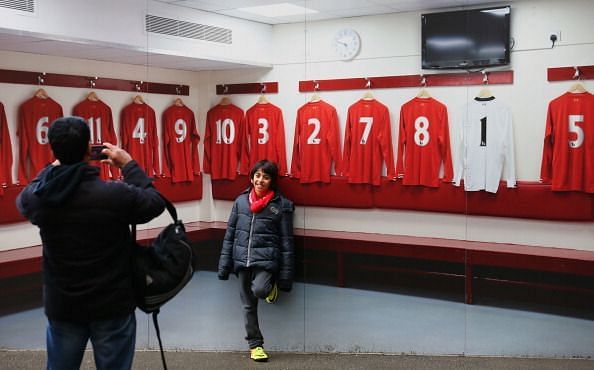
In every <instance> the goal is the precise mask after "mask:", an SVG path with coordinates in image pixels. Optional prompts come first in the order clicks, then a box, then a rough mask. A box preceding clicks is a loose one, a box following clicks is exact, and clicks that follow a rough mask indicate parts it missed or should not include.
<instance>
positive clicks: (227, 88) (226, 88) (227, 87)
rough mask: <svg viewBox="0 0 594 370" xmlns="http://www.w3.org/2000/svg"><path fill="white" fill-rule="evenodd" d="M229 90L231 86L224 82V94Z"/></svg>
mask: <svg viewBox="0 0 594 370" xmlns="http://www.w3.org/2000/svg"><path fill="white" fill-rule="evenodd" d="M228 92H229V86H227V85H225V84H223V94H226V93H228Z"/></svg>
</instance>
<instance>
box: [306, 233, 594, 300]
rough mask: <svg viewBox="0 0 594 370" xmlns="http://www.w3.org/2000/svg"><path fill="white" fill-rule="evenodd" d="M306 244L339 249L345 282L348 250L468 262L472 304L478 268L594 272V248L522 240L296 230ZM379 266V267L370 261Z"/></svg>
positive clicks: (468, 291) (339, 266)
mask: <svg viewBox="0 0 594 370" xmlns="http://www.w3.org/2000/svg"><path fill="white" fill-rule="evenodd" d="M295 235H296V237H297V238H302V239H303V242H302V243H301V244H302V245H303V248H304V249H310V250H323V251H330V252H334V253H336V262H335V263H336V284H337V285H338V286H344V283H345V266H344V257H345V255H346V254H365V255H377V256H390V257H400V258H409V259H417V260H425V261H441V262H450V263H455V264H460V265H461V266H463V273H462V274H461V276H463V277H464V281H465V288H466V289H465V302H466V303H468V304H472V302H473V296H474V281H475V280H476V279H478V278H479V276H478V275H477V274H476V273H475V269H476V268H478V267H484V266H486V267H500V268H509V269H518V270H527V271H540V272H547V273H560V274H567V275H573V276H576V277H594V252H592V251H582V250H573V249H563V248H549V247H535V246H527V245H519V244H504V243H487V242H475V241H467V240H453V239H441V238H427V237H414V236H402V235H386V234H371V233H357V232H346V231H325V230H303V229H296V230H295ZM367 267H368V268H371V269H373V268H374V266H367ZM500 281H503V282H507V283H524V284H527V285H539V286H541V287H544V288H548V289H560V290H571V291H580V292H581V293H589V294H594V286H592V288H591V289H577V288H575V287H571V286H564V285H562V284H537V283H533V282H522V281H518V280H513V279H512V278H506V277H503V278H501V279H500Z"/></svg>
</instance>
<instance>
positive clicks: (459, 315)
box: [0, 271, 594, 357]
mask: <svg viewBox="0 0 594 370" xmlns="http://www.w3.org/2000/svg"><path fill="white" fill-rule="evenodd" d="M583 317H586V318H583ZM137 318H138V338H137V348H139V349H142V348H156V347H157V342H156V338H155V336H154V332H153V328H152V322H151V321H150V320H149V316H147V315H145V314H143V313H141V312H138V313H137ZM159 322H160V325H161V331H162V334H161V335H162V339H163V342H164V346H165V347H166V348H167V349H187V350H203V351H234V350H240V351H243V350H245V348H246V344H245V341H244V339H243V337H244V335H245V334H244V332H243V321H242V316H241V312H240V303H239V296H238V292H237V281H236V279H235V278H234V277H233V276H232V277H231V279H230V280H229V281H219V280H217V277H216V274H215V273H214V272H203V271H200V272H198V273H196V274H195V277H194V279H193V280H192V282H191V283H190V284H189V285H188V286H187V287H186V288H185V289H184V290H183V291H182V292H181V293H180V295H178V296H177V297H176V298H175V299H174V300H173V301H171V302H170V303H168V304H167V305H166V306H165V307H164V308H163V309H162V312H161V314H160V316H159ZM260 323H261V328H262V331H263V333H264V337H265V341H266V343H265V346H266V348H268V349H270V350H272V351H290V352H293V351H296V352H363V353H368V352H372V353H378V352H379V353H391V354H431V355H468V356H473V355H480V356H519V357H592V356H594V320H593V319H591V318H588V317H587V315H586V316H584V315H582V317H579V316H578V315H564V314H554V313H545V311H544V310H539V311H534V310H528V309H526V308H522V309H512V308H502V307H496V306H493V305H491V306H485V305H466V304H464V303H462V302H456V301H452V300H444V299H437V298H428V297H423V296H415V295H410V294H398V293H394V292H379V291H370V290H362V289H349V288H336V287H331V286H326V285H318V284H303V283H296V284H295V286H294V289H293V291H292V292H291V293H289V294H282V295H281V297H280V299H279V301H278V302H277V303H276V304H274V305H269V304H265V303H261V305H260ZM44 347H45V317H44V315H43V310H42V309H41V308H33V309H26V310H21V311H19V312H15V313H7V314H5V315H3V316H1V317H0V348H10V349H43V348H44Z"/></svg>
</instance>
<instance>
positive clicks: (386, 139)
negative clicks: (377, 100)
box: [380, 109, 396, 178]
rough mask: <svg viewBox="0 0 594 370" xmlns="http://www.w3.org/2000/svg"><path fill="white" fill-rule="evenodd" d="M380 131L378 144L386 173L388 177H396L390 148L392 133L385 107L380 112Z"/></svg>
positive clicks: (392, 151) (388, 114)
mask: <svg viewBox="0 0 594 370" xmlns="http://www.w3.org/2000/svg"><path fill="white" fill-rule="evenodd" d="M381 127H382V131H381V133H380V145H381V151H382V156H383V158H384V162H385V163H386V170H387V172H386V174H387V176H388V177H389V178H394V177H396V174H395V172H394V150H393V149H392V133H391V130H390V112H389V111H388V109H386V110H385V111H384V112H382V125H381Z"/></svg>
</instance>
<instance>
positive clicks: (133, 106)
mask: <svg viewBox="0 0 594 370" xmlns="http://www.w3.org/2000/svg"><path fill="white" fill-rule="evenodd" d="M155 121H156V120H155V111H154V110H153V108H151V107H150V106H149V105H148V104H145V103H142V104H137V103H134V102H133V103H130V104H129V105H127V106H126V107H124V109H123V110H122V113H121V118H120V137H121V139H122V147H123V148H124V149H125V150H126V151H127V152H128V153H130V155H131V156H132V158H134V159H135V160H136V162H138V165H139V166H140V167H141V168H143V169H144V170H145V171H146V173H147V174H148V175H149V176H156V175H159V174H160V172H159V140H158V138H157V124H156V122H155Z"/></svg>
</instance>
